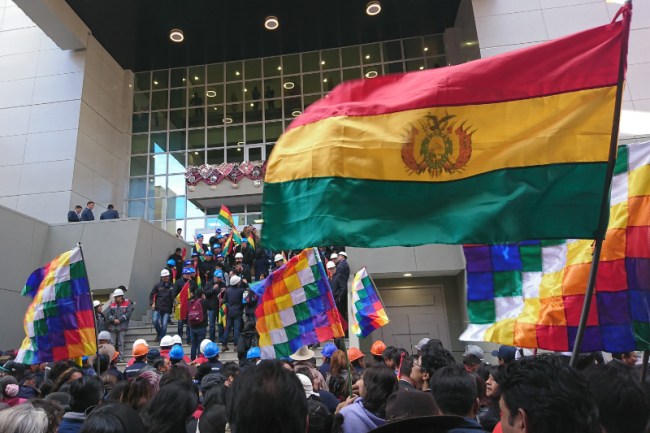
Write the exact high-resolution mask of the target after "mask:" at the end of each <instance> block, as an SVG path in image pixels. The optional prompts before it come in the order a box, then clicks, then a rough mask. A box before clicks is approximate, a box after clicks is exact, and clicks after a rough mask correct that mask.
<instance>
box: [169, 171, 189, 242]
mask: <svg viewBox="0 0 650 433" xmlns="http://www.w3.org/2000/svg"><path fill="white" fill-rule="evenodd" d="M183 182H185V181H183ZM170 218H185V197H174V198H168V199H167V219H170ZM169 223H173V221H168V222H167V226H169ZM173 227H174V232H175V231H176V225H175V224H174V225H173Z"/></svg>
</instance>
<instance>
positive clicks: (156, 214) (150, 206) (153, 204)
mask: <svg viewBox="0 0 650 433" xmlns="http://www.w3.org/2000/svg"><path fill="white" fill-rule="evenodd" d="M164 215H165V199H162V200H161V199H154V200H147V220H148V221H153V220H161V219H163V218H164Z"/></svg>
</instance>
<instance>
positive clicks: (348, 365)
mask: <svg viewBox="0 0 650 433" xmlns="http://www.w3.org/2000/svg"><path fill="white" fill-rule="evenodd" d="M343 351H344V352H345V364H346V365H347V367H348V385H349V388H350V398H352V396H353V395H354V393H353V392H352V371H351V368H350V357H349V356H348V348H347V346H346V345H345V337H343Z"/></svg>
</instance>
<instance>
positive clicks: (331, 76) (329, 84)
mask: <svg viewBox="0 0 650 433" xmlns="http://www.w3.org/2000/svg"><path fill="white" fill-rule="evenodd" d="M339 84H341V71H339V70H335V71H327V72H323V92H330V91H331V90H332V89H334V87H336V86H337V85H339Z"/></svg>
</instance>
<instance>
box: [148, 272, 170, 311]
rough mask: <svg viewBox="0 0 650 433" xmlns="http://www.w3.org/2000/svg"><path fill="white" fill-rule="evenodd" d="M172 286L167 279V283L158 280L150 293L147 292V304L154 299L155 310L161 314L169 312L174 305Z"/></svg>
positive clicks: (150, 303)
mask: <svg viewBox="0 0 650 433" xmlns="http://www.w3.org/2000/svg"><path fill="white" fill-rule="evenodd" d="M175 298H176V297H175V296H174V286H173V284H172V283H171V282H170V281H168V282H167V283H165V282H163V281H162V280H161V281H159V282H158V284H156V285H155V286H153V289H152V290H151V293H150V294H149V306H151V305H152V304H153V303H154V299H155V301H156V311H159V312H161V313H162V314H171V313H172V308H173V307H174V299H175Z"/></svg>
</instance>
